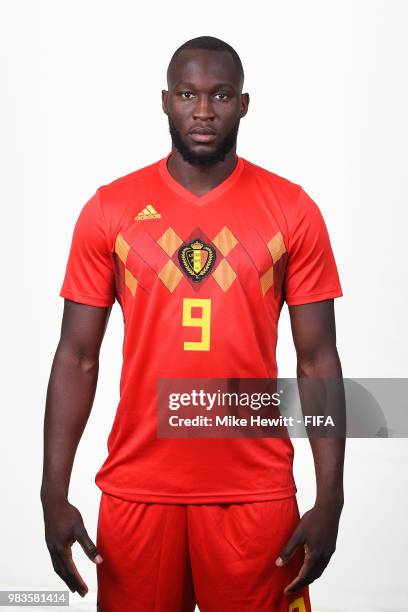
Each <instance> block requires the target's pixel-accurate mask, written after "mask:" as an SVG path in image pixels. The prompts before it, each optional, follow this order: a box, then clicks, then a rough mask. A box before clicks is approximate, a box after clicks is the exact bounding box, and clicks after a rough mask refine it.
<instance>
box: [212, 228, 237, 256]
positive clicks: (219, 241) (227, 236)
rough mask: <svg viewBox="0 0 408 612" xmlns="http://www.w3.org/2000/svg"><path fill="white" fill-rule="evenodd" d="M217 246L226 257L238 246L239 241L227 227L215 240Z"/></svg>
mask: <svg viewBox="0 0 408 612" xmlns="http://www.w3.org/2000/svg"><path fill="white" fill-rule="evenodd" d="M213 243H214V244H215V246H216V247H217V248H218V249H219V250H220V251H221V253H222V254H223V255H224V257H226V256H227V255H228V253H230V252H231V251H232V249H233V248H234V246H235V245H236V244H238V240H237V239H236V238H235V236H234V234H233V233H232V232H231V230H230V229H228V227H227V226H225V227H223V228H222V230H221V231H220V232H219V234H217V235H216V237H215V238H214V239H213Z"/></svg>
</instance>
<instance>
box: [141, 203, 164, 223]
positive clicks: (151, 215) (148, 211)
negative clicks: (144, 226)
mask: <svg viewBox="0 0 408 612" xmlns="http://www.w3.org/2000/svg"><path fill="white" fill-rule="evenodd" d="M145 219H161V214H160V213H158V212H157V210H156V209H155V208H154V207H153V206H152V205H151V204H148V205H147V206H146V208H144V209H143V210H141V211H140V213H139V214H138V215H136V217H135V220H136V221H144V220H145Z"/></svg>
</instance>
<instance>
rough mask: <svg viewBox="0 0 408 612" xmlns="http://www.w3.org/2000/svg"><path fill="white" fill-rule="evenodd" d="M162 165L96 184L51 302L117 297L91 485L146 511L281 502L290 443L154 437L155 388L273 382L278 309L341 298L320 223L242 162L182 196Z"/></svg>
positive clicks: (302, 203) (281, 185)
mask: <svg viewBox="0 0 408 612" xmlns="http://www.w3.org/2000/svg"><path fill="white" fill-rule="evenodd" d="M170 155H171V154H169V155H167V156H166V157H164V158H163V159H161V160H159V161H158V162H156V163H154V164H151V165H150V166H147V167H145V168H142V169H140V170H136V171H135V172H132V173H130V174H128V175H126V176H123V177H121V178H119V179H117V180H114V181H113V182H111V183H109V184H107V185H103V186H101V187H99V188H98V189H97V190H96V193H95V194H94V195H93V196H92V197H91V198H90V199H89V201H87V202H86V204H85V205H84V206H83V208H82V210H81V212H80V214H79V217H78V220H77V222H76V225H75V229H74V233H73V237H72V243H71V248H70V253H69V258H68V263H67V268H66V273H65V278H64V281H63V285H62V288H61V291H60V295H61V296H62V297H64V298H67V299H69V300H73V301H75V302H80V303H83V304H88V305H91V306H97V307H98V306H99V307H101V306H102V307H108V306H111V305H112V304H113V303H114V302H115V301H117V302H118V303H119V304H120V307H121V309H122V311H123V319H124V343H123V365H122V372H121V380H120V400H119V404H118V406H117V410H116V415H115V419H114V422H113V425H112V429H111V432H110V434H109V437H108V441H107V447H108V454H107V457H106V460H105V461H104V463H103V465H102V466H101V467H100V469H99V471H98V473H97V474H96V478H95V481H96V484H97V485H98V486H99V488H100V489H101V490H102V491H105V492H107V493H110V494H112V495H116V496H118V497H121V498H123V499H128V500H134V501H145V502H156V503H227V502H244V501H261V500H268V499H278V498H283V497H289V496H291V495H294V494H295V493H296V486H295V482H294V478H293V472H292V463H293V446H292V443H291V441H290V439H289V438H260V437H256V438H215V437H214V438H173V439H172V438H160V437H158V435H157V413H156V396H157V381H158V380H159V379H160V378H228V377H233V378H274V377H277V376H278V369H277V364H276V343H277V326H278V320H279V315H280V311H281V309H282V306H283V304H284V302H285V301H286V303H287V304H288V305H290V306H292V305H299V304H306V303H310V302H316V301H319V300H326V299H331V298H336V297H340V296H342V295H343V294H342V288H341V285H340V280H339V275H338V271H337V267H336V263H335V259H334V255H333V251H332V248H331V243H330V240H329V235H328V231H327V228H326V225H325V222H324V220H323V217H322V214H321V212H320V209H319V208H318V206H317V204H316V203H315V202H314V201H313V200H312V199H311V198H310V197H309V196H308V195H307V193H306V192H305V191H304V190H303V189H302V188H301V187H300V186H299V185H297V184H295V183H292V182H291V181H289V180H287V179H285V178H283V177H280V176H278V175H277V174H275V173H273V172H270V171H268V170H266V169H264V168H262V167H260V166H257V165H255V164H253V163H251V162H249V161H248V160H246V159H244V158H242V157H237V163H236V166H235V168H234V170H233V172H232V173H231V174H230V175H229V176H228V177H227V179H226V180H224V181H223V182H221V183H220V184H219V185H217V186H216V187H215V188H214V189H212V190H210V191H209V192H207V193H206V194H204V195H202V196H197V195H194V194H192V193H191V192H190V191H188V190H187V189H186V188H184V187H183V186H182V185H181V184H180V183H179V182H177V181H176V180H175V179H174V178H173V177H172V175H171V174H170V172H169V170H168V168H167V160H168V158H169V156H170ZM207 306H209V308H208V309H207ZM204 311H205V313H206V314H205V326H204V324H203V318H204ZM195 322H197V324H196V325H195Z"/></svg>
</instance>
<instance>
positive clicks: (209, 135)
mask: <svg viewBox="0 0 408 612" xmlns="http://www.w3.org/2000/svg"><path fill="white" fill-rule="evenodd" d="M188 134H189V136H190V138H191V140H194V142H200V143H206V142H212V141H213V140H215V138H216V137H217V133H216V132H215V130H213V129H212V128H209V127H195V128H192V129H191V130H189V132H188Z"/></svg>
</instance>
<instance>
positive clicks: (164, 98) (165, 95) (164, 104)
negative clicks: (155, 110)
mask: <svg viewBox="0 0 408 612" xmlns="http://www.w3.org/2000/svg"><path fill="white" fill-rule="evenodd" d="M168 97H169V92H168V91H166V90H165V89H162V109H163V113H164V114H165V115H167V114H168V113H167V100H168Z"/></svg>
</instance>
